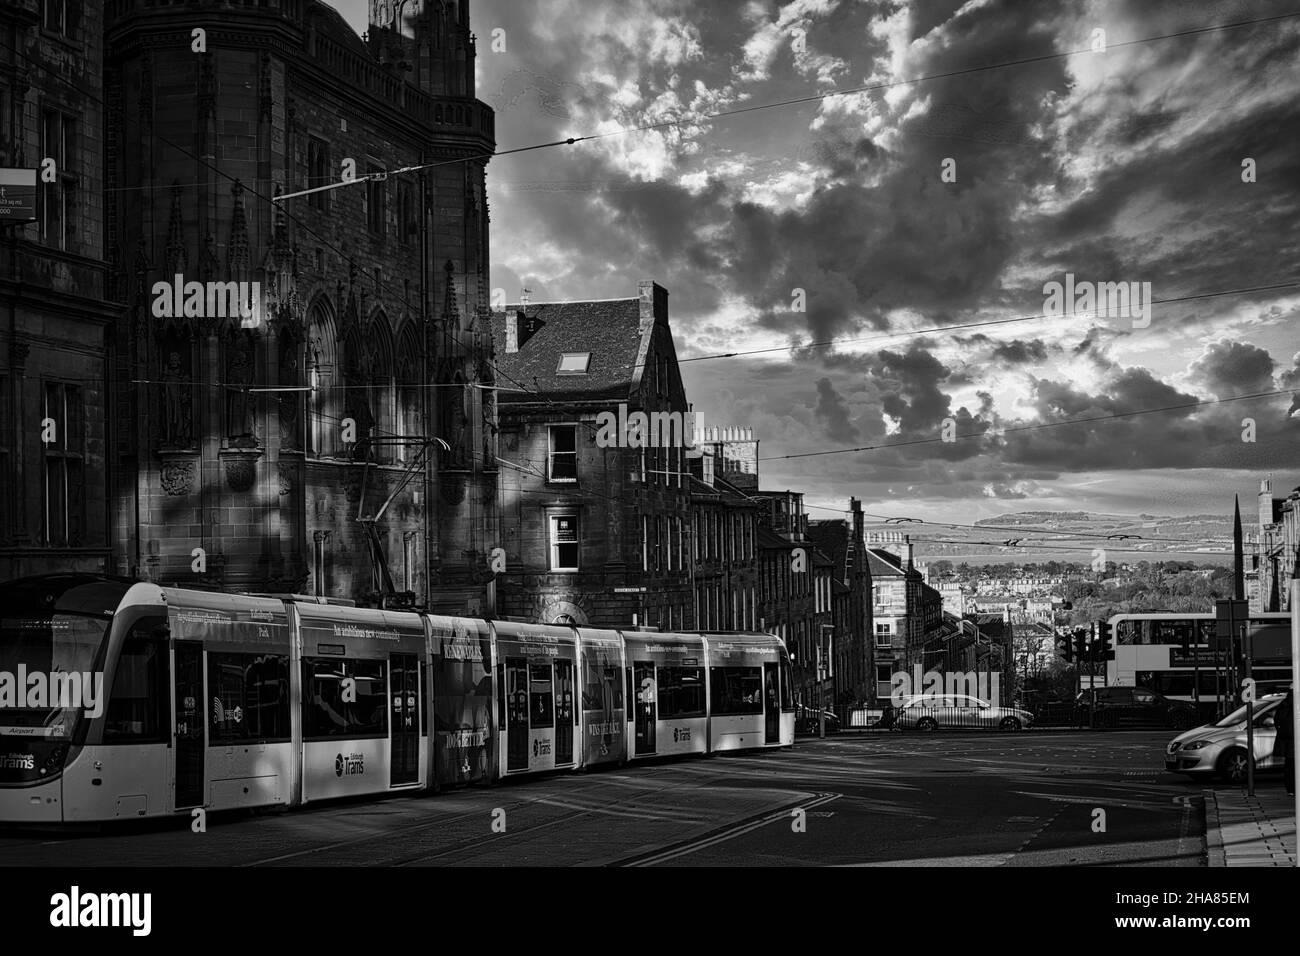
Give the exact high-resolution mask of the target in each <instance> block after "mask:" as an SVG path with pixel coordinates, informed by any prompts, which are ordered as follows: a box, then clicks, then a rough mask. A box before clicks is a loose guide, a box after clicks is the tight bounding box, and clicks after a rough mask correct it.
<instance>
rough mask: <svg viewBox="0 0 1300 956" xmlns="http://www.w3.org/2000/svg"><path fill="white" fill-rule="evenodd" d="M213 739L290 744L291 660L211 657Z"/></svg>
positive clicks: (210, 732) (265, 656)
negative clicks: (273, 741) (278, 741)
mask: <svg viewBox="0 0 1300 956" xmlns="http://www.w3.org/2000/svg"><path fill="white" fill-rule="evenodd" d="M208 698H209V700H210V702H211V706H210V707H209V709H208V740H209V742H210V743H212V744H216V743H218V742H220V743H234V742H235V741H239V740H288V739H289V736H290V734H289V659H288V658H287V657H284V656H283V655H279V654H209V655H208Z"/></svg>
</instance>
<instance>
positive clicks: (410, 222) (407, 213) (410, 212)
mask: <svg viewBox="0 0 1300 956" xmlns="http://www.w3.org/2000/svg"><path fill="white" fill-rule="evenodd" d="M419 231H420V230H419V222H418V220H417V218H416V215H415V190H414V189H413V188H412V187H411V184H410V183H398V184H397V238H398V240H399V241H401V242H410V241H411V239H412V238H414V237H415V236H416V235H417V234H418V233H419Z"/></svg>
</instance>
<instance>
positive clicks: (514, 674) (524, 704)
mask: <svg viewBox="0 0 1300 956" xmlns="http://www.w3.org/2000/svg"><path fill="white" fill-rule="evenodd" d="M505 676H506V680H505V689H506V690H505V693H506V769H507V770H527V769H528V662H527V661H523V660H520V659H519V658H508V659H507V660H506V675H505Z"/></svg>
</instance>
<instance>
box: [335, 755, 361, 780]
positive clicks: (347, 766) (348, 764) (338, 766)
mask: <svg viewBox="0 0 1300 956" xmlns="http://www.w3.org/2000/svg"><path fill="white" fill-rule="evenodd" d="M365 772H366V763H365V757H363V756H362V755H361V754H348V755H347V756H346V757H345V756H343V754H339V755H338V756H337V757H335V758H334V776H336V777H345V776H351V775H352V774H358V773H365Z"/></svg>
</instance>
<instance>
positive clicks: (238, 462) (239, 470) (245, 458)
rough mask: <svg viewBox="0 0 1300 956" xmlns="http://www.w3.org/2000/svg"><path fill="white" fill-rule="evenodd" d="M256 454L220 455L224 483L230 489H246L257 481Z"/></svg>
mask: <svg viewBox="0 0 1300 956" xmlns="http://www.w3.org/2000/svg"><path fill="white" fill-rule="evenodd" d="M257 458H258V456H257V455H230V454H226V455H222V456H221V463H222V465H223V466H224V467H225V470H226V485H227V486H228V487H229V488H230V490H231V491H247V490H248V489H250V488H252V487H253V484H254V482H256V481H257Z"/></svg>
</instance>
